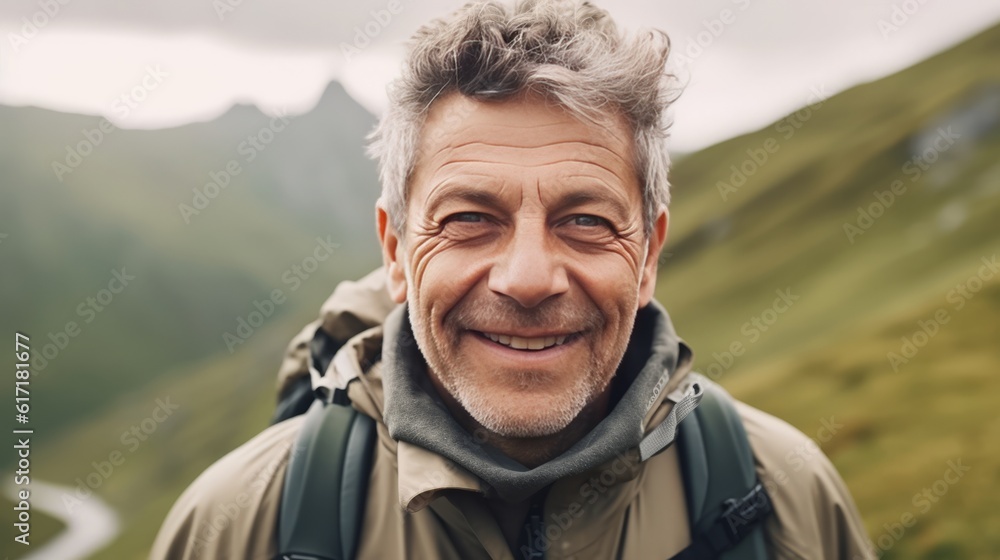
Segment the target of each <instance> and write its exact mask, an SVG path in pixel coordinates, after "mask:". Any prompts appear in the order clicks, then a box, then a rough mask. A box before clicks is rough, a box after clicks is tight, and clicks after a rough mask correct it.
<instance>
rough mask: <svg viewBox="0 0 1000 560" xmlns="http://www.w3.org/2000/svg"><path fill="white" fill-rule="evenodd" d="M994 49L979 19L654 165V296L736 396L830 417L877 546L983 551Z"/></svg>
mask: <svg viewBox="0 0 1000 560" xmlns="http://www.w3.org/2000/svg"><path fill="white" fill-rule="evenodd" d="M998 57H1000V28H993V29H991V30H989V31H987V32H985V33H983V34H982V35H980V36H977V37H975V38H973V39H971V40H969V41H967V42H966V43H964V44H962V45H959V46H957V47H956V48H954V49H952V50H950V51H948V52H946V53H943V54H941V55H939V56H936V57H934V58H932V59H930V60H927V61H925V62H923V63H921V64H918V65H916V66H915V67H912V68H910V69H907V70H905V71H903V72H900V73H899V74H896V75H894V76H890V77H888V78H885V79H882V80H879V81H877V82H874V83H870V84H865V85H862V86H859V87H856V88H853V89H851V90H849V91H846V92H843V93H841V94H839V95H837V96H835V97H833V98H831V99H827V100H818V99H811V100H809V103H810V104H811V105H810V106H809V107H806V108H804V109H803V110H801V111H799V112H797V113H795V114H792V115H789V116H788V117H786V118H785V119H782V120H781V121H778V122H776V123H774V124H773V125H771V126H769V127H767V128H765V129H762V130H760V131H757V132H755V133H752V134H747V135H745V136H741V137H739V138H734V139H732V140H729V141H727V142H724V143H722V144H719V145H717V146H714V147H711V148H709V149H706V150H703V151H701V152H698V153H696V154H692V155H690V156H689V157H686V158H685V159H684V160H682V161H681V162H680V163H679V164H678V166H677V168H676V170H675V173H674V176H673V183H674V185H675V191H674V202H673V204H672V207H671V240H670V242H669V244H668V248H667V249H666V251H667V252H668V254H667V256H666V257H665V258H664V259H663V260H662V263H663V267H662V269H661V274H660V283H659V286H658V292H657V293H658V296H659V298H660V299H661V301H663V302H664V303H665V304H666V306H667V308H668V309H670V310H671V314H672V316H673V318H674V321H675V323H676V326H677V328H678V330H679V331H680V333H681V334H682V336H684V337H685V338H686V339H687V340H689V341H690V342H691V343H692V345H693V347H694V349H695V358H696V364H697V366H698V368H699V369H700V370H701V371H704V372H708V373H711V374H713V376H714V377H716V378H717V379H719V381H720V382H722V383H723V384H724V385H726V386H727V387H729V388H730V390H731V391H732V392H734V393H735V394H736V395H737V396H739V397H741V398H744V399H745V400H747V401H748V402H750V403H752V404H755V405H757V406H760V407H761V408H763V409H765V410H768V411H770V412H773V413H775V414H778V415H779V416H781V417H783V418H785V419H787V420H789V421H791V422H792V423H793V424H795V425H796V426H797V427H798V428H800V429H801V430H803V431H804V432H805V433H806V434H808V435H810V436H813V437H818V436H817V434H823V435H824V436H826V434H827V432H823V431H822V429H823V426H824V420H826V421H827V422H828V423H829V419H830V418H831V417H832V418H835V419H836V423H838V424H843V427H842V428H838V431H837V432H836V433H835V434H833V437H832V438H826V437H824V438H823V439H828V441H826V442H821V443H822V446H823V448H824V449H825V450H826V451H827V453H829V454H830V455H831V456H832V458H833V460H834V462H835V463H836V464H837V465H838V467H839V468H840V469H841V472H842V473H843V475H844V477H845V479H846V480H847V482H848V485H849V486H850V487H851V489H852V491H853V492H854V495H855V497H856V499H857V502H858V506H859V507H860V509H861V511H862V513H863V514H864V516H865V520H866V522H867V525H868V529H869V532H870V534H871V537H872V538H873V539H874V540H875V541H876V544H877V545H879V546H880V548H879V551H880V552H882V557H883V558H995V557H998V556H1000V536H998V535H1000V514H998V513H997V512H996V510H995V508H994V507H993V506H994V502H995V499H994V498H995V496H992V495H991V492H990V489H992V488H995V486H996V484H997V479H998V477H1000V455H998V454H997V452H996V446H995V445H993V444H991V442H993V441H996V436H997V434H998V430H1000V423H998V421H997V418H996V415H995V413H994V410H995V407H996V402H997V401H996V395H997V394H998V392H1000V382H998V381H997V378H996V372H997V371H998V369H1000V346H998V344H997V343H998V333H1000V321H998V318H1000V273H997V272H994V271H993V270H991V269H990V268H989V267H986V266H985V265H984V262H983V260H982V259H984V258H985V259H986V260H987V261H992V260H993V259H994V258H1000V227H998V225H997V217H998V216H1000V157H998V156H1000V65H997V64H996V60H997V59H998ZM808 93H809V92H803V99H806V97H807V96H808ZM935 142H936V146H935ZM734 167H735V171H734V169H733V168H734ZM740 175H743V176H744V177H741V176H740ZM894 189H895V191H894ZM859 207H861V208H862V209H863V212H862V211H859V210H858V208H859ZM865 214H867V217H866V216H865ZM845 224H846V225H845ZM980 273H981V274H982V277H977V274H980ZM779 290H780V291H783V292H784V294H785V295H786V299H785V300H781V301H779V302H778V303H776V300H777V299H779V295H778V294H777V293H776V291H779ZM786 300H787V301H786ZM788 301H791V305H790V306H789V305H788V304H787V302H788ZM930 333H933V334H930ZM907 341H909V342H907ZM909 344H914V346H913V347H910V346H909ZM733 350H735V352H734V351H733ZM914 352H915V353H914ZM737 354H739V355H737ZM958 460H961V461H962V464H963V465H969V466H971V470H970V471H969V473H968V474H966V475H965V476H964V477H963V478H961V479H960V480H959V481H958V483H957V484H955V485H954V486H953V487H952V486H947V488H948V492H947V494H946V495H944V496H940V497H938V496H935V498H936V499H938V501H937V502H935V503H933V504H931V506H932V507H930V508H929V510H928V511H923V510H924V509H925V506H926V504H925V499H924V498H921V497H920V496H919V494H920V493H921V492H922V490H923V489H924V488H925V487H932V485H933V484H934V483H935V482H936V481H939V480H941V479H942V476H943V473H944V472H945V471H946V470H947V468H948V461H958ZM952 478H954V477H953V476H952ZM942 484H943V483H942ZM941 488H942V486H941V484H939V485H938V487H937V489H939V490H940V489H941ZM907 513H909V514H911V515H914V516H915V518H916V521H915V525H913V526H912V527H908V528H905V531H904V532H903V534H901V535H899V534H898V531H893V527H894V524H896V525H899V524H900V519H901V516H903V515H904V514H907ZM907 519H909V518H907ZM887 527H888V528H887Z"/></svg>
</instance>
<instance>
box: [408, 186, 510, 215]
mask: <svg viewBox="0 0 1000 560" xmlns="http://www.w3.org/2000/svg"><path fill="white" fill-rule="evenodd" d="M455 199H459V200H463V201H465V202H469V203H472V204H475V205H476V206H484V207H486V208H490V209H493V210H500V209H502V208H503V207H504V203H503V200H502V199H501V198H500V195H499V194H497V193H496V192H494V189H493V188H492V185H491V186H490V187H487V188H483V187H473V186H471V185H468V184H464V183H452V184H445V185H442V186H441V188H440V190H439V191H438V192H437V193H435V194H434V195H432V196H431V201H430V203H429V204H428V205H427V213H428V214H433V213H435V212H436V211H437V210H438V208H440V207H441V205H443V204H444V203H446V202H448V201H452V200H455Z"/></svg>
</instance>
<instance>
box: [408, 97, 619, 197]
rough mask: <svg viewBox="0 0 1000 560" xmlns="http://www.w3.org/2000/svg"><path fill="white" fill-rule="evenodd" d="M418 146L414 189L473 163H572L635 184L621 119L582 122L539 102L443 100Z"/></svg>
mask: <svg viewBox="0 0 1000 560" xmlns="http://www.w3.org/2000/svg"><path fill="white" fill-rule="evenodd" d="M419 142H420V143H419V148H418V151H417V157H416V159H415V164H416V166H415V169H414V174H413V179H414V182H416V183H419V182H420V181H421V180H426V179H428V178H430V177H431V176H433V175H435V174H437V173H439V172H441V171H442V170H443V169H445V168H448V167H450V166H454V165H456V164H462V163H469V162H476V161H488V162H493V163H498V164H507V165H509V166H516V167H521V168H531V167H537V166H545V165H547V164H553V163H559V162H567V163H573V162H576V163H577V164H579V165H590V166H596V167H601V168H604V169H605V170H606V171H607V172H610V173H612V174H616V175H618V176H619V177H620V178H621V179H622V180H624V181H628V182H632V181H634V180H635V168H634V157H633V154H634V150H633V146H632V135H631V133H630V130H629V127H628V125H627V123H626V122H625V120H624V118H623V117H621V116H620V115H619V114H617V113H610V114H606V115H603V116H601V117H599V118H598V119H595V120H588V119H584V118H581V117H579V116H577V115H575V114H573V113H571V112H570V111H568V110H567V109H565V108H562V107H560V106H559V105H557V104H555V103H553V102H552V101H549V100H546V99H544V98H541V97H539V96H519V97H516V98H511V99H506V100H503V101H480V100H476V99H472V98H469V97H466V96H463V95H461V94H458V93H452V94H449V95H447V96H443V97H442V98H440V99H438V100H436V101H435V102H434V104H433V105H432V106H431V108H430V110H429V111H428V115H427V118H426V121H425V123H424V126H423V128H422V130H421V135H420V140H419Z"/></svg>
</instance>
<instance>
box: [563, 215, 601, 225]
mask: <svg viewBox="0 0 1000 560" xmlns="http://www.w3.org/2000/svg"><path fill="white" fill-rule="evenodd" d="M571 223H572V224H573V225H574V226H582V227H601V226H606V225H608V221H607V220H605V219H604V218H599V217H597V216H590V215H586V214H585V215H580V216H574V217H573V219H572V220H571Z"/></svg>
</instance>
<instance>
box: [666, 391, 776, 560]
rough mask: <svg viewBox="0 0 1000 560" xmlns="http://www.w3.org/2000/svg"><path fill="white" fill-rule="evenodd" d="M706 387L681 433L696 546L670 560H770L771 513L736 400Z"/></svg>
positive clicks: (683, 465)
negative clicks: (767, 538)
mask: <svg viewBox="0 0 1000 560" xmlns="http://www.w3.org/2000/svg"><path fill="white" fill-rule="evenodd" d="M703 385H704V396H703V398H702V400H701V403H700V404H699V405H698V407H697V408H696V409H695V410H694V412H693V413H692V414H691V415H690V416H689V417H688V418H687V419H686V420H687V421H685V422H681V423H680V426H679V428H678V431H679V434H678V438H677V444H678V454H679V456H680V463H681V470H682V472H683V476H684V488H685V493H686V496H685V498H686V500H687V505H688V515H689V518H690V523H691V542H692V544H691V545H690V546H689V547H688V548H686V549H684V551H682V552H681V553H680V554H678V555H676V556H674V557H673V559H672V560H701V559H720V560H751V559H758V558H760V559H763V558H767V557H768V556H767V549H766V546H765V542H764V529H763V527H762V524H763V521H764V520H765V519H766V518H767V516H768V515H770V514H771V513H772V511H773V509H772V506H771V501H770V498H769V497H768V495H767V492H766V491H765V490H764V487H763V485H762V484H761V483H760V482H759V481H758V480H757V471H756V469H755V467H754V458H753V451H752V450H751V449H750V442H749V441H748V439H747V434H746V430H745V429H744V427H743V422H742V420H740V416H739V413H738V412H737V411H736V407H735V406H734V405H733V400H732V397H730V396H729V394H728V393H726V391H725V390H723V389H722V388H721V387H719V386H718V385H717V384H715V383H713V382H711V381H708V380H704V381H703Z"/></svg>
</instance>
